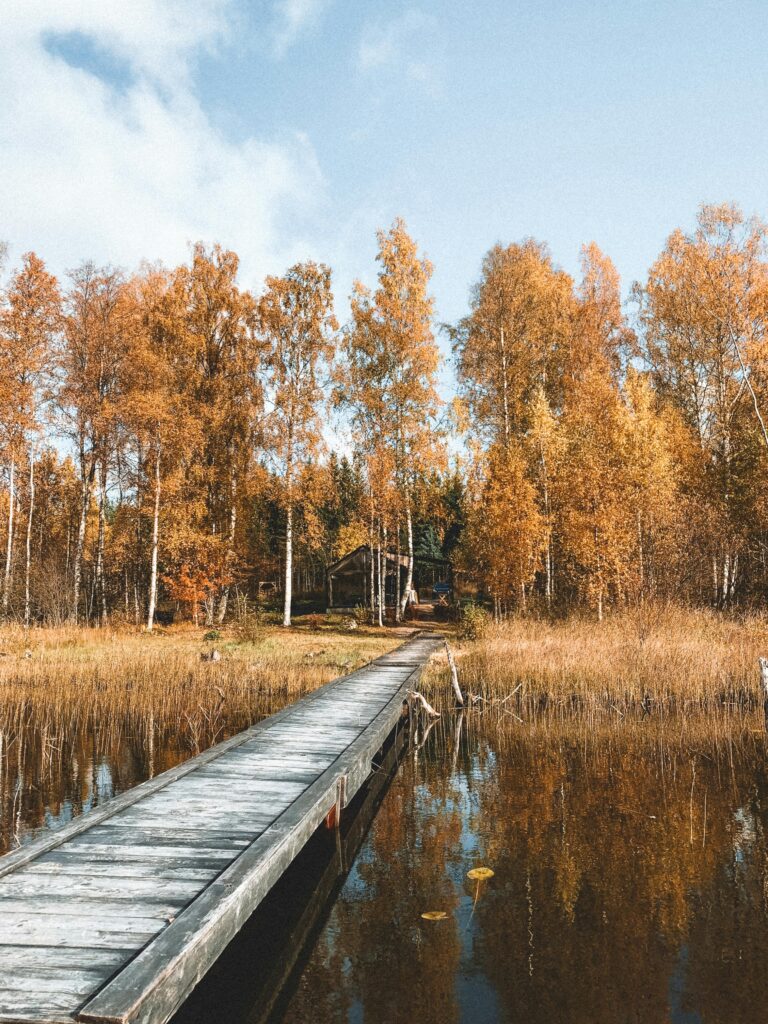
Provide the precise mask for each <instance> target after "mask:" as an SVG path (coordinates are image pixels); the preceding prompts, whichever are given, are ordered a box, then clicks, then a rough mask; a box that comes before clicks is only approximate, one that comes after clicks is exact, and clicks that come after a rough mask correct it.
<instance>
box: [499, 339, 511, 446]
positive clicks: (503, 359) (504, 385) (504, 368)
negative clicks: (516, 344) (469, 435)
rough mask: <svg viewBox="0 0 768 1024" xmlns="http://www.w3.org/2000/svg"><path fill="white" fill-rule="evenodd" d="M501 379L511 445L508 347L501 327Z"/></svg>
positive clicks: (505, 439) (507, 443)
mask: <svg viewBox="0 0 768 1024" xmlns="http://www.w3.org/2000/svg"><path fill="white" fill-rule="evenodd" d="M500 336H501V380H502V385H501V386H502V395H503V401H504V443H505V444H506V446H507V447H509V435H510V422H509V393H508V392H509V385H508V383H507V347H506V345H505V343H504V328H503V327H502V328H501V332H500Z"/></svg>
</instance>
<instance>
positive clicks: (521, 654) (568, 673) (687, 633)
mask: <svg viewBox="0 0 768 1024" xmlns="http://www.w3.org/2000/svg"><path fill="white" fill-rule="evenodd" d="M766 653H768V621H766V620H765V619H764V618H762V617H758V616H744V617H741V618H733V617H727V616H724V615H720V614H717V613H715V612H710V611H706V610H688V609H681V608H673V607H665V606H657V605H650V606H646V607H644V608H640V609H636V610H632V611H627V612H624V613H621V614H616V615H614V616H612V617H610V618H608V619H606V620H605V621H603V622H595V621H588V620H585V619H570V620H567V621H562V622H549V621H540V620H534V619H522V618H521V619H514V620H511V621H509V622H506V623H504V624H502V625H500V626H498V627H494V628H493V629H491V630H490V631H489V634H488V636H487V637H485V638H484V639H482V640H480V641H477V642H475V643H471V644H466V645H464V646H462V647H461V648H459V650H458V661H459V673H460V676H461V684H462V687H463V688H464V689H465V690H467V691H469V692H470V693H471V694H473V695H474V696H475V697H476V698H478V699H479V702H480V703H481V704H483V703H499V702H502V701H503V702H505V704H506V709H507V710H508V711H509V712H511V713H514V714H517V715H518V716H519V717H521V718H525V719H530V718H531V717H532V716H534V715H535V714H538V713H541V712H544V711H552V710H559V711H561V712H563V713H567V714H571V713H573V712H579V713H593V714H595V715H597V714H601V715H606V714H607V715H608V716H610V715H613V716H614V717H620V716H622V715H626V714H627V713H631V712H636V713H638V714H640V715H641V716H643V715H651V714H659V713H669V712H685V713H686V714H691V713H696V712H707V713H713V712H716V713H728V712H734V711H735V712H738V713H752V712H754V711H755V709H757V708H760V709H762V700H763V695H762V693H761V690H760V676H759V669H758V661H757V659H758V657H759V656H760V655H761V654H766ZM423 689H424V691H425V693H426V695H427V697H428V698H429V699H430V700H432V699H433V697H434V698H435V699H438V695H440V696H442V699H443V703H444V704H445V702H446V700H450V683H449V679H448V670H447V665H446V663H445V659H444V658H443V659H436V660H435V662H434V663H433V666H432V667H431V669H430V671H429V672H428V673H427V674H426V677H425V680H424V685H423Z"/></svg>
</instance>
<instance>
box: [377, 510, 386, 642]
mask: <svg viewBox="0 0 768 1024" xmlns="http://www.w3.org/2000/svg"><path fill="white" fill-rule="evenodd" d="M377 539H378V545H377V548H376V553H377V562H378V566H379V596H378V602H377V603H378V606H379V607H378V624H379V626H383V625H384V572H383V571H382V565H381V519H379V529H378V538H377ZM385 564H386V562H385Z"/></svg>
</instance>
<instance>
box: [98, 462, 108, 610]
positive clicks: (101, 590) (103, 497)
mask: <svg viewBox="0 0 768 1024" xmlns="http://www.w3.org/2000/svg"><path fill="white" fill-rule="evenodd" d="M106 501H107V471H106V468H105V467H104V466H101V467H100V470H99V533H98V539H97V541H96V600H97V602H98V606H99V622H100V624H101V625H102V626H105V625H106V623H107V594H106V588H105V586H104V539H105V534H106V523H105V518H106V508H105V506H106Z"/></svg>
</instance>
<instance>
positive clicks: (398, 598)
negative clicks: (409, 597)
mask: <svg viewBox="0 0 768 1024" xmlns="http://www.w3.org/2000/svg"><path fill="white" fill-rule="evenodd" d="M396 531H397V566H396V569H395V574H396V575H395V581H396V582H395V622H399V621H400V620H401V618H402V617H403V610H402V608H401V602H402V600H403V593H402V591H403V587H402V583H401V581H400V516H399V514H398V518H397V526H396Z"/></svg>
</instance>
